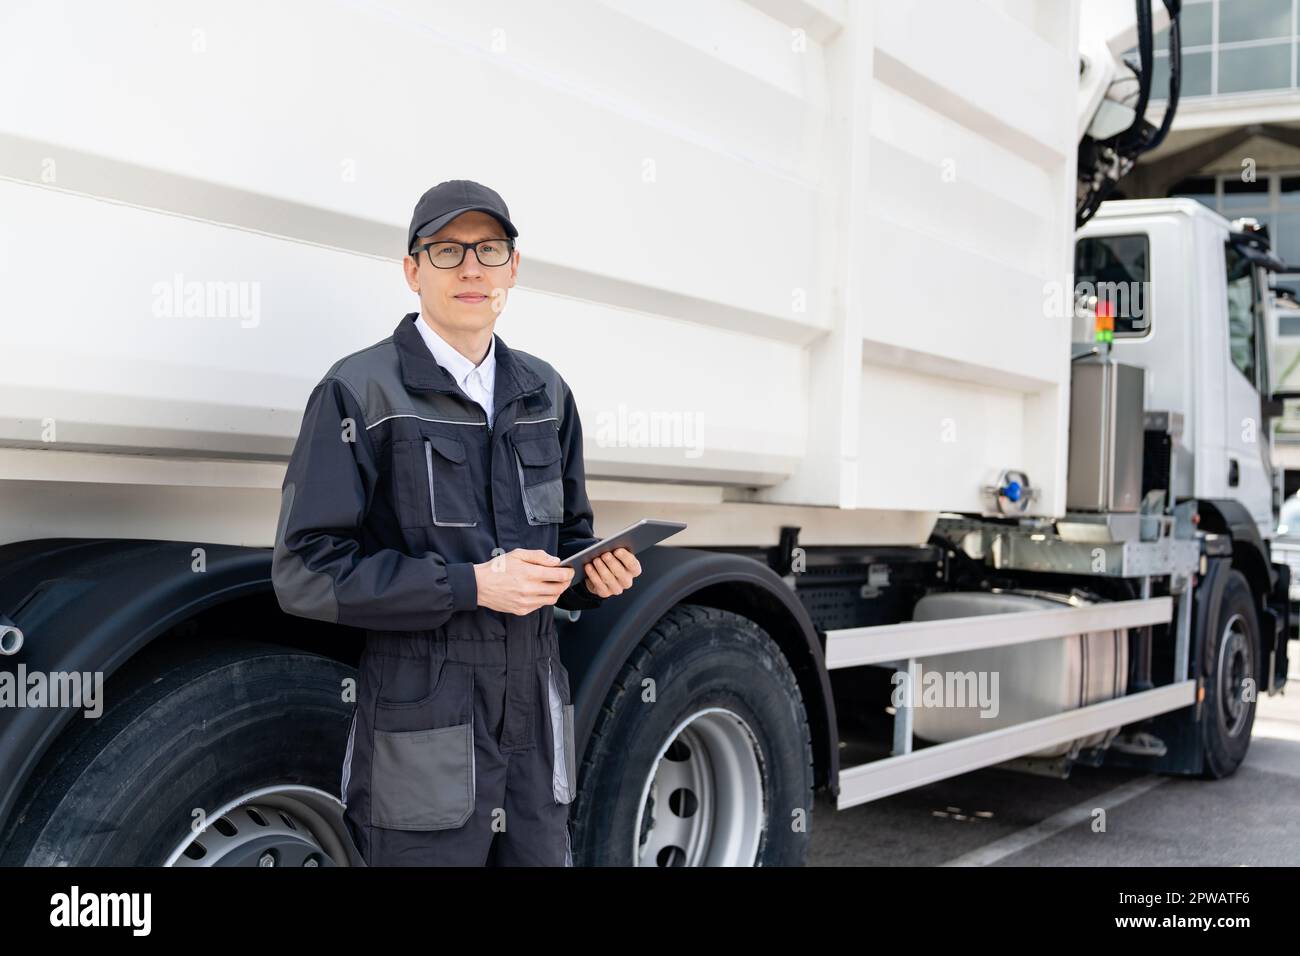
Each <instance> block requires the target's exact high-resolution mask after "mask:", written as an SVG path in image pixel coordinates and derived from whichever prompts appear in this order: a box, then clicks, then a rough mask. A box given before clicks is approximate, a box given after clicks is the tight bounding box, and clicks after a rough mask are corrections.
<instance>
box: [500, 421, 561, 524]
mask: <svg viewBox="0 0 1300 956" xmlns="http://www.w3.org/2000/svg"><path fill="white" fill-rule="evenodd" d="M513 444H514V448H515V465H516V467H517V468H518V469H519V490H520V492H521V493H522V495H523V499H524V513H525V514H526V515H527V516H528V523H529V524H556V523H558V522H560V521H563V520H564V470H563V466H562V465H561V463H560V457H561V450H560V439H559V436H558V435H543V436H541V437H538V438H514V439H513Z"/></svg>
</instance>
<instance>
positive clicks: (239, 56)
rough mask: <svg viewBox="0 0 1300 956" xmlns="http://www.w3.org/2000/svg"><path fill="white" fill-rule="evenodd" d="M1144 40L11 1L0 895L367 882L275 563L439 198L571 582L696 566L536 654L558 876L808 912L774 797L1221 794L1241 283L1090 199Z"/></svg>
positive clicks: (1134, 22) (1099, 8)
mask: <svg viewBox="0 0 1300 956" xmlns="http://www.w3.org/2000/svg"><path fill="white" fill-rule="evenodd" d="M503 11H504V12H503ZM506 13H508V16H507V15H506ZM1081 15H1083V18H1082V21H1081ZM1166 20H1167V13H1166V12H1165V11H1164V10H1162V9H1156V10H1155V11H1154V13H1153V11H1152V10H1151V4H1150V0H1142V2H1138V3H1137V4H1136V17H1135V10H1134V5H1133V3H1132V2H1130V0H1107V2H1092V0H1090V2H1089V3H1088V4H1087V5H1086V9H1085V7H1084V5H1082V4H1080V3H1078V2H1055V0H1053V2H1042V3H1023V2H1013V0H980V2H971V0H944V2H939V0H909V2H902V3H880V4H874V5H872V4H865V3H861V4H860V3H851V2H847V0H747V2H742V0H710V2H707V3H691V4H685V3H655V4H645V3H636V2H633V0H604V2H596V0H571V2H567V3H564V4H532V3H526V2H519V3H515V4H507V5H505V6H500V5H498V6H494V7H492V8H491V9H490V10H485V9H484V8H481V7H478V6H477V5H468V6H467V5H461V4H451V3H436V4H427V3H416V2H414V0H386V2H382V3H381V2H345V0H337V2H325V3H310V4H309V3H305V2H301V3H300V2H290V3H276V4H264V3H262V4H257V3H251V2H233V3H222V4H219V5H218V4H212V5H197V6H185V5H177V4H172V3H163V2H161V0H159V2H153V3H140V4H136V5H133V6H132V7H130V8H128V9H125V10H124V9H122V8H119V7H117V6H115V5H113V6H110V5H101V4H94V3H90V2H85V3H75V2H70V3H67V4H57V5H56V4H46V3H40V2H26V3H23V2H19V3H9V4H6V5H4V7H3V9H2V10H0V83H3V85H4V86H5V88H7V89H10V90H14V89H22V90H23V95H22V96H11V97H5V98H3V99H0V310H2V311H0V315H2V316H3V319H2V325H0V360H2V361H3V375H2V376H0V694H4V693H5V691H6V688H7V689H8V697H0V701H3V702H4V703H5V704H6V706H3V707H0V864H92V865H93V864H144V865H154V864H171V865H283V866H297V865H311V866H314V865H347V864H355V863H357V862H359V861H358V860H357V858H356V854H355V850H354V848H352V847H351V846H350V843H349V841H348V839H347V836H346V834H345V830H344V828H343V825H342V804H341V798H342V790H341V786H340V769H341V767H342V764H343V758H344V747H345V738H346V733H347V729H348V725H349V719H350V717H351V712H352V708H353V707H354V706H355V705H354V704H353V703H352V700H351V699H350V698H349V697H348V695H347V694H346V693H341V692H340V688H344V690H345V691H346V688H347V686H348V678H349V677H351V676H354V675H355V669H354V667H355V664H356V662H357V659H358V655H359V653H360V651H361V638H362V634H361V632H359V631H356V630H354V629H351V628H346V627H338V626H328V625H324V624H322V623H320V622H315V621H310V620H306V619H302V618H294V617H291V616H288V615H285V614H283V613H282V612H281V611H280V609H279V607H278V605H277V602H276V600H275V597H274V595H273V593H272V589H271V578H270V567H271V552H270V546H271V543H272V541H273V537H274V532H275V522H276V516H277V512H278V506H279V501H280V483H281V481H282V478H283V474H284V465H285V462H286V460H287V458H288V455H289V452H290V450H291V448H292V443H293V441H294V438H295V436H296V434H297V430H298V422H299V417H300V415H301V412H302V408H303V405H304V402H305V400H306V397H307V394H308V392H309V391H310V389H311V387H312V385H313V383H314V382H316V381H317V380H318V379H319V377H320V375H321V373H322V372H323V371H324V370H325V369H326V368H328V367H329V365H330V364H331V363H332V362H333V361H334V360H336V359H337V358H338V357H340V356H342V355H345V354H347V353H349V352H351V351H354V350H356V349H358V348H361V347H363V346H365V345H367V344H370V343H372V342H374V341H376V340H378V339H380V338H382V337H383V336H384V335H386V334H387V333H388V332H389V331H390V330H391V329H392V327H393V326H394V324H395V322H396V320H397V319H398V318H399V317H400V316H401V315H402V314H404V313H406V312H409V311H412V310H413V309H414V308H415V306H414V305H413V303H414V300H413V298H412V297H411V296H410V294H409V292H408V290H407V289H406V287H405V285H404V283H403V282H402V280H401V273H400V259H401V257H402V254H403V252H404V251H405V250H404V244H403V240H404V235H405V234H404V229H405V224H406V221H407V217H408V216H409V212H410V207H411V205H412V204H413V202H414V199H415V198H416V197H417V196H418V195H419V194H420V193H421V192H422V191H423V190H424V189H425V188H427V187H428V186H429V185H431V184H432V183H434V182H437V181H439V180H442V179H446V178H455V177H462V176H468V177H470V178H474V179H477V180H479V181H482V182H486V183H488V184H490V185H492V186H493V188H495V189H497V190H498V191H500V192H501V193H502V194H503V195H504V196H505V197H506V199H507V201H508V202H509V204H510V209H511V213H512V218H513V219H514V221H515V222H516V223H517V224H519V226H520V230H521V235H520V242H519V248H520V250H521V253H522V257H523V264H522V265H521V268H520V274H519V275H520V285H519V286H518V287H517V288H516V289H515V290H514V291H513V294H512V296H511V301H510V303H509V306H508V308H507V309H506V310H505V312H503V313H502V316H501V318H500V320H499V322H498V324H497V327H496V331H497V333H498V334H499V335H501V336H502V338H503V339H506V340H508V342H509V344H510V346H511V347H512V348H523V349H525V350H527V351H530V352H533V353H535V354H538V355H540V356H541V357H543V358H546V359H547V360H548V361H551V362H552V363H553V364H554V365H555V366H556V367H557V368H558V369H559V371H560V372H561V373H562V374H563V375H564V376H565V378H566V380H567V381H568V382H569V384H570V385H571V386H572V389H573V392H574V395H575V397H576V399H577V402H578V406H579V408H580V411H581V414H582V419H583V425H584V431H585V435H586V448H585V460H586V468H587V475H588V478H589V481H588V492H589V495H590V498H591V500H592V503H593V506H594V509H595V524H596V532H597V533H598V534H604V533H610V532H613V531H616V530H618V529H620V528H622V527H624V526H626V525H627V524H630V523H631V522H632V521H635V520H636V519H638V518H641V517H662V518H670V519H676V520H681V521H685V522H687V523H688V528H687V530H686V531H685V532H683V533H682V534H680V535H678V536H676V537H674V538H673V539H672V546H662V547H657V548H654V549H651V550H650V551H648V552H646V553H644V554H643V555H642V565H643V568H644V572H643V575H642V577H641V578H640V579H639V580H638V583H637V585H636V587H635V588H634V589H632V590H631V591H629V592H628V593H626V594H625V595H622V596H620V597H618V598H614V599H611V600H609V601H607V602H605V604H604V605H603V606H602V607H601V608H600V609H598V610H596V611H587V612H582V613H580V614H576V615H573V614H569V613H567V612H560V611H558V610H557V612H556V613H557V616H559V617H560V618H561V619H560V621H559V622H558V624H559V628H560V636H561V644H562V647H563V649H564V650H563V656H564V660H565V664H566V666H567V669H568V670H569V672H570V675H571V677H572V681H573V688H574V697H575V703H576V705H577V707H576V736H577V753H578V754H579V755H580V758H581V759H580V769H579V775H578V784H579V786H578V793H577V796H576V798H575V800H574V801H573V804H572V807H571V814H572V822H573V828H574V847H573V848H574V853H575V857H576V859H577V861H578V862H579V863H584V864H596V865H599V864H635V865H659V866H670V865H717V864H725V865H783V864H798V863H799V862H801V861H802V860H803V859H804V857H805V853H806V851H807V847H808V838H809V834H810V832H811V825H812V823H811V811H812V806H813V799H814V794H815V792H816V791H817V790H825V791H826V792H828V793H829V794H830V795H831V796H832V798H833V799H834V800H835V801H836V802H837V805H838V807H840V808H845V807H849V806H854V805H857V804H860V803H863V802H866V801H869V800H873V799H877V798H879V797H882V796H885V795H887V794H891V793H895V792H898V791H900V790H904V789H907V788H909V787H914V786H917V785H920V784H924V783H928V782H931V781H934V780H938V779H942V778H944V777H948V776H952V775H955V774H959V773H964V772H966V771H969V770H973V769H976V768H979V767H985V766H991V765H994V764H1003V765H1009V766H1015V767H1019V768H1022V769H1024V770H1026V771H1033V772H1047V773H1055V774H1065V773H1068V772H1069V770H1070V768H1071V766H1073V765H1075V764H1079V763H1088V764H1099V763H1101V762H1103V761H1104V762H1106V763H1113V764H1121V765H1129V766H1139V767H1145V768H1149V769H1153V770H1158V771H1164V772H1170V773H1186V774H1196V773H1204V774H1208V775H1211V776H1222V775H1225V774H1229V773H1231V772H1232V771H1233V769H1234V768H1235V767H1236V766H1237V765H1238V763H1239V762H1240V761H1241V759H1242V757H1243V755H1244V753H1245V751H1246V748H1247V746H1248V744H1249V740H1250V731H1251V724H1252V720H1253V715H1254V708H1255V700H1256V698H1257V695H1258V694H1259V693H1265V692H1267V693H1272V692H1274V691H1275V690H1277V689H1278V688H1279V687H1280V684H1281V680H1282V676H1283V675H1285V673H1286V660H1285V646H1286V645H1285V633H1286V627H1287V624H1288V617H1287V616H1288V611H1287V608H1288V606H1289V605H1288V603H1287V600H1286V595H1287V587H1288V584H1289V574H1288V572H1287V570H1286V568H1285V567H1284V566H1278V565H1274V564H1272V563H1271V562H1270V559H1269V552H1268V545H1267V539H1268V537H1269V534H1270V532H1271V528H1272V509H1273V507H1274V502H1273V500H1272V497H1271V494H1272V492H1271V488H1272V483H1271V479H1270V467H1271V466H1270V463H1269V456H1268V428H1267V424H1266V423H1267V420H1268V419H1267V416H1268V415H1271V414H1275V412H1276V408H1275V406H1276V402H1275V401H1273V399H1272V397H1271V396H1270V395H1269V387H1268V372H1267V363H1266V359H1265V356H1266V354H1267V353H1266V349H1265V341H1264V339H1265V336H1264V334H1263V333H1262V331H1261V330H1262V325H1261V319H1260V316H1261V312H1262V310H1261V305H1260V303H1261V298H1260V297H1261V295H1262V290H1263V289H1264V288H1265V287H1266V282H1265V281H1264V279H1265V270H1266V269H1267V268H1268V267H1269V266H1270V261H1271V256H1270V254H1269V253H1268V251H1267V244H1266V243H1265V242H1264V241H1263V239H1262V237H1261V236H1260V235H1259V234H1258V233H1255V232H1251V231H1249V230H1247V229H1245V228H1242V229H1235V228H1234V227H1233V226H1232V224H1229V223H1227V222H1226V221H1224V220H1223V219H1221V218H1220V217H1218V216H1217V215H1215V214H1214V213H1212V212H1210V211H1208V210H1205V209H1202V208H1201V207H1199V206H1197V205H1196V204H1195V203H1193V202H1191V201H1181V200H1168V201H1165V200H1159V201H1157V200H1151V201H1138V202H1125V203H1105V204H1102V200H1104V198H1105V196H1106V194H1107V192H1108V190H1109V189H1110V187H1111V186H1113V185H1114V183H1115V182H1116V181H1117V180H1118V179H1119V178H1120V177H1122V175H1123V174H1124V172H1126V171H1127V169H1128V168H1130V167H1131V165H1132V163H1133V160H1134V158H1135V157H1136V156H1137V155H1139V154H1140V152H1141V151H1142V150H1143V149H1144V148H1149V147H1150V146H1151V145H1152V144H1153V143H1154V142H1157V141H1158V140H1159V139H1160V138H1161V137H1162V136H1163V134H1164V132H1165V131H1166V130H1167V128H1168V123H1167V121H1166V122H1163V123H1162V124H1161V128H1159V129H1156V128H1154V127H1153V125H1152V124H1150V123H1148V122H1147V121H1146V120H1145V118H1144V114H1145V107H1146V104H1147V102H1148V100H1149V98H1150V97H1151V96H1152V95H1163V94H1164V93H1165V92H1166V91H1157V92H1156V93H1155V94H1153V93H1152V90H1151V80H1150V77H1151V75H1152V72H1153V70H1152V66H1151V64H1152V62H1153V61H1152V57H1151V42H1152V40H1151V37H1152V35H1153V33H1154V31H1155V30H1158V29H1160V28H1161V27H1162V26H1163V25H1164V24H1165V22H1166ZM1171 33H1172V34H1173V35H1174V37H1175V38H1176V33H1177V31H1176V30H1174V31H1171ZM1135 41H1136V42H1137V45H1138V47H1139V50H1140V51H1141V53H1140V56H1139V62H1138V64H1137V67H1138V68H1137V70H1136V71H1133V70H1130V69H1129V68H1128V67H1126V66H1124V65H1123V64H1122V63H1121V62H1120V60H1119V58H1118V57H1119V51H1122V50H1124V49H1127V48H1128V47H1129V46H1131V45H1132V44H1133V43H1134V42H1135ZM69 53H71V55H69ZM1171 62H1173V64H1174V69H1172V70H1171V71H1170V72H1171V75H1172V76H1174V77H1176V76H1177V75H1178V70H1177V64H1176V61H1171ZM1168 93H1169V94H1170V95H1169V106H1168V108H1167V110H1166V114H1167V115H1172V113H1173V111H1174V109H1175V108H1176V101H1177V96H1176V90H1174V89H1171V90H1169V91H1168ZM575 196H580V197H582V198H581V201H580V202H577V203H575V202H574V197H575ZM1081 224H1083V228H1082V230H1081V231H1079V232H1078V233H1077V235H1076V230H1077V229H1078V227H1079V226H1080V225H1081ZM1076 261H1077V263H1078V265H1077V269H1076ZM1274 264H1275V262H1274ZM1076 271H1077V272H1078V275H1077V276H1076V275H1075V273H1076ZM1076 279H1078V280H1079V288H1076V281H1075V280H1076ZM1083 282H1087V283H1089V285H1087V286H1083V285H1082V283H1083ZM1077 292H1081V293H1082V294H1080V295H1076V293H1077ZM629 359H631V361H629ZM665 383H668V384H667V385H666V384H665ZM1264 396H1268V397H1267V398H1264ZM487 557H488V556H487V555H485V556H484V559H485V560H486V559H487ZM82 675H93V676H94V677H96V678H102V699H96V701H93V702H92V703H94V705H95V706H94V708H91V707H79V706H75V705H72V704H69V703H68V702H67V701H66V700H64V699H62V698H59V695H57V694H53V691H54V690H55V689H63V690H66V691H68V692H69V693H71V692H72V691H76V690H77V689H78V688H79V687H83V686H86V685H87V682H86V681H82V682H81V683H78V682H77V681H75V680H70V679H69V678H75V677H78V676H82ZM37 687H43V688H44V689H45V690H48V691H50V692H51V694H50V695H49V699H48V700H46V699H45V698H44V697H42V698H41V700H44V701H45V705H44V706H41V705H40V701H38V700H37V697H38V696H40V695H38V694H36V693H35V690H34V688H37ZM65 696H66V695H65ZM96 696H97V695H96ZM82 703H85V702H84V701H83V702H82ZM94 709H98V710H99V712H98V713H97V714H95V715H94V719H87V717H86V716H85V714H87V713H88V712H90V711H92V710H94Z"/></svg>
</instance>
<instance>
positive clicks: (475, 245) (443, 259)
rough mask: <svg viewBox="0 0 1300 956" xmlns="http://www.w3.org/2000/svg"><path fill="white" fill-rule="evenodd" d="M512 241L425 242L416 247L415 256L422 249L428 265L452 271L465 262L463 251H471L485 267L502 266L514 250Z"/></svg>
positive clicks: (417, 255) (452, 240)
mask: <svg viewBox="0 0 1300 956" xmlns="http://www.w3.org/2000/svg"><path fill="white" fill-rule="evenodd" d="M514 247H515V243H514V240H513V239H480V240H479V241H478V242H456V241H455V240H454V239H448V240H446V241H444V242H427V243H425V244H424V245H422V246H417V247H416V250H415V255H416V257H417V258H418V257H419V255H420V250H421V249H424V250H425V251H426V252H427V253H428V256H429V264H430V265H432V266H433V267H434V268H435V269H454V268H456V267H457V266H458V265H460V264H461V263H462V262H464V261H465V250H466V249H473V250H474V255H475V256H477V257H478V261H479V262H480V263H481V264H482V265H485V266H503V265H505V264H506V263H507V262H509V261H510V253H511V252H512V251H513V250H514Z"/></svg>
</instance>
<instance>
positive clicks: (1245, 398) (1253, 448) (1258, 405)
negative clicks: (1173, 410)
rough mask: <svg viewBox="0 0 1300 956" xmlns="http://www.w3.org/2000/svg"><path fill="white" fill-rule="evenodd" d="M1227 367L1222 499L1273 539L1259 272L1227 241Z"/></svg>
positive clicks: (1266, 378) (1264, 345) (1266, 358)
mask: <svg viewBox="0 0 1300 956" xmlns="http://www.w3.org/2000/svg"><path fill="white" fill-rule="evenodd" d="M1224 277H1225V280H1226V293H1227V310H1226V312H1227V323H1228V358H1229V362H1228V368H1227V372H1226V375H1225V379H1226V381H1225V399H1226V401H1225V402H1224V414H1225V419H1224V428H1225V431H1224V439H1225V440H1224V445H1225V448H1226V450H1227V461H1226V462H1225V463H1224V464H1225V465H1226V470H1227V473H1226V475H1225V476H1224V479H1225V482H1226V486H1227V488H1226V490H1227V495H1228V497H1230V498H1234V499H1236V500H1237V501H1240V502H1241V503H1242V504H1243V505H1244V506H1245V507H1246V510H1248V511H1249V512H1250V514H1251V517H1253V518H1254V519H1255V523H1256V524H1257V525H1258V526H1259V529H1260V533H1261V534H1262V535H1263V536H1264V537H1266V538H1269V537H1272V535H1273V465H1272V461H1271V456H1270V454H1269V423H1268V421H1267V419H1265V418H1264V417H1263V415H1262V411H1263V405H1262V402H1261V398H1260V396H1261V395H1262V394H1267V393H1268V390H1269V381H1268V378H1269V376H1268V349H1267V344H1266V343H1267V340H1266V338H1265V334H1264V299H1263V291H1264V290H1263V283H1262V282H1261V281H1260V279H1261V277H1260V275H1259V270H1258V268H1257V267H1256V266H1255V264H1254V263H1252V262H1251V261H1250V260H1249V259H1247V258H1246V257H1245V256H1244V255H1242V254H1241V253H1240V252H1239V251H1238V250H1237V249H1236V247H1235V246H1233V244H1232V243H1231V242H1226V243H1224Z"/></svg>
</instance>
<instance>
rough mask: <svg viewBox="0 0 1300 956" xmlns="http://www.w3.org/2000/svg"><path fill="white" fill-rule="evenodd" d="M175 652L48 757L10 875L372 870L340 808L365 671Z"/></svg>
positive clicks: (9, 851)
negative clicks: (163, 868) (35, 871)
mask: <svg viewBox="0 0 1300 956" xmlns="http://www.w3.org/2000/svg"><path fill="white" fill-rule="evenodd" d="M168 643H169V644H175V645H179V646H173V647H171V648H168V649H165V650H161V651H156V652H153V653H150V652H146V657H147V660H145V661H139V660H137V661H133V662H131V664H128V665H127V667H126V668H124V669H123V671H122V672H119V674H116V675H114V678H113V680H112V681H109V682H106V683H105V685H104V689H103V699H104V709H103V713H102V714H101V715H100V716H99V717H97V718H94V719H87V718H85V717H83V716H81V715H78V716H77V717H76V718H74V722H73V723H72V724H71V726H70V727H69V729H68V731H67V732H66V733H65V734H64V736H63V737H62V738H61V739H60V741H59V742H58V743H57V744H56V745H55V747H54V748H53V749H52V751H51V752H50V753H48V754H46V755H45V757H44V758H42V762H41V765H40V766H39V767H38V768H37V770H36V773H35V774H34V775H33V780H32V782H31V783H30V784H29V785H28V787H27V789H26V791H25V792H24V794H23V795H22V797H21V798H20V801H19V803H18V804H17V807H16V809H15V812H14V814H13V817H12V818H11V821H10V825H9V827H8V828H7V830H8V832H7V834H6V835H5V838H4V840H3V842H2V843H0V864H3V865H9V866H23V865H27V866H64V865H66V866H158V865H165V864H171V865H199V866H240V865H248V866H259V865H260V866H331V865H348V864H350V863H351V864H356V863H358V862H359V857H357V855H356V849H355V847H354V846H353V844H352V841H351V838H350V837H349V836H347V831H346V828H345V827H344V825H343V819H342V803H341V801H340V800H339V795H340V783H341V770H342V761H343V754H344V746H345V744H346V740H347V733H348V723H349V720H350V717H351V714H352V707H353V705H352V704H351V703H350V702H344V700H343V694H342V692H341V691H342V687H343V681H344V679H345V678H347V677H350V676H355V674H356V671H355V670H354V669H352V668H350V667H348V666H346V665H345V664H341V663H340V662H338V661H335V660H331V659H329V658H326V657H321V656H319V655H316V654H311V653H306V652H303V651H298V650H294V649H291V648H285V647H281V646H276V645H266V644H252V643H243V642H241V643H238V644H234V643H231V642H223V643H222V644H221V645H219V646H213V647H210V648H208V649H206V650H204V649H202V648H197V649H196V647H195V645H194V644H192V643H189V644H186V643H185V642H183V641H180V640H179V639H178V640H176V641H174V642H173V641H168ZM196 651H197V652H196ZM203 824H206V826H203Z"/></svg>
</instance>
